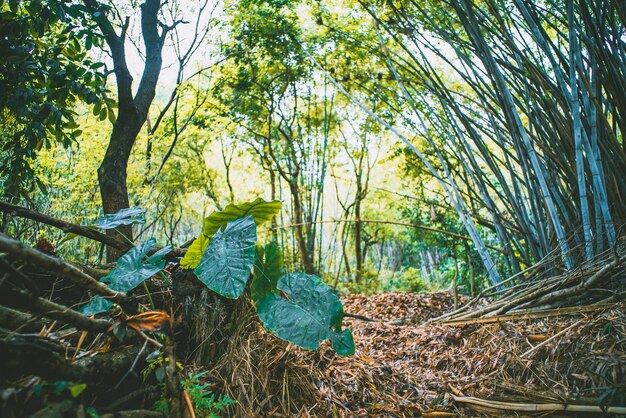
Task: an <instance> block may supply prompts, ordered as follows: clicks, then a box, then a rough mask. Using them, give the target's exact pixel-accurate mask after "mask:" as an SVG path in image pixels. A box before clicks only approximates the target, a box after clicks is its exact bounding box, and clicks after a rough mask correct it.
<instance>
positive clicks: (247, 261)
mask: <svg viewBox="0 0 626 418" xmlns="http://www.w3.org/2000/svg"><path fill="white" fill-rule="evenodd" d="M255 244H256V224H255V223H254V219H253V217H252V216H246V217H245V218H241V219H237V220H235V221H232V222H229V223H228V224H227V225H226V228H225V229H224V230H223V231H221V230H218V231H217V232H216V233H215V235H213V238H211V241H210V242H209V244H208V246H207V247H206V250H205V251H204V254H202V259H201V260H200V264H199V265H198V267H196V269H195V270H194V272H195V273H196V276H198V278H199V279H200V281H201V282H202V283H204V284H205V285H206V286H207V287H208V288H209V289H211V290H213V291H215V292H217V293H219V294H220V295H222V296H224V297H227V298H231V299H237V298H238V297H239V296H241V294H242V293H243V291H244V289H245V288H246V283H247V282H248V279H249V278H250V273H251V271H252V266H253V264H254V258H255Z"/></svg>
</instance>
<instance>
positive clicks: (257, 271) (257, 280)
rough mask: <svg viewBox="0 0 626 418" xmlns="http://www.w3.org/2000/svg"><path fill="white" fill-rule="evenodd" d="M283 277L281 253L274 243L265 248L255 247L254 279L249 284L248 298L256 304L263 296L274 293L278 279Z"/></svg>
mask: <svg viewBox="0 0 626 418" xmlns="http://www.w3.org/2000/svg"><path fill="white" fill-rule="evenodd" d="M282 275H283V252H282V250H281V248H280V246H279V245H278V244H277V243H276V241H271V242H270V243H269V244H267V245H266V246H265V247H261V246H260V245H259V246H257V250H256V260H255V262H254V278H253V279H252V283H251V284H250V297H251V298H252V300H253V301H255V302H257V301H258V300H260V299H261V298H262V297H263V296H265V294H267V293H269V292H275V291H276V286H277V284H278V279H280V276H282Z"/></svg>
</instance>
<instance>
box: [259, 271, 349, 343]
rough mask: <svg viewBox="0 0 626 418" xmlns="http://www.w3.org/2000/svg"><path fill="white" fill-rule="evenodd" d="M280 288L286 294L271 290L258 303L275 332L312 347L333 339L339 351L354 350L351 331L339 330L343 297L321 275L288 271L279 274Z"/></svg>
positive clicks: (268, 324)
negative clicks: (284, 273) (336, 293)
mask: <svg viewBox="0 0 626 418" xmlns="http://www.w3.org/2000/svg"><path fill="white" fill-rule="evenodd" d="M277 288H278V290H280V291H282V292H284V294H285V295H286V296H287V298H284V297H282V296H281V295H280V294H279V293H277V292H271V293H267V294H266V295H265V296H264V297H263V298H261V300H259V301H258V302H257V303H256V308H257V313H258V314H259V318H261V321H262V322H263V324H264V325H265V327H266V328H267V329H268V330H269V331H270V332H271V333H272V334H274V335H276V336H277V337H279V338H282V339H284V340H287V341H290V342H292V343H294V344H296V345H298V346H300V347H303V348H308V349H311V350H315V349H317V348H319V344H320V342H322V341H324V340H326V339H330V340H331V342H332V344H333V348H334V349H335V351H336V352H337V353H338V354H341V355H349V354H353V353H354V340H353V338H352V333H351V332H350V330H344V331H340V328H341V320H342V318H343V307H342V305H341V301H340V300H339V298H338V297H337V295H335V294H334V293H333V291H332V290H331V289H330V287H328V286H327V285H326V284H325V283H323V282H322V281H321V280H320V278H319V277H316V276H312V275H309V274H304V273H289V274H286V275H284V276H282V277H281V278H280V280H279V281H278V285H277Z"/></svg>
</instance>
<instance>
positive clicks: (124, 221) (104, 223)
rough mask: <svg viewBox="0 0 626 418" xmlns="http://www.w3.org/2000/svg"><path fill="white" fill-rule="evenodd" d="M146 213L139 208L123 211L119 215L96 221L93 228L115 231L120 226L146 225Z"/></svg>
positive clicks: (115, 214)
mask: <svg viewBox="0 0 626 418" xmlns="http://www.w3.org/2000/svg"><path fill="white" fill-rule="evenodd" d="M145 213H146V210H145V209H141V208H140V207H137V206H135V207H133V208H127V209H122V210H120V211H119V212H117V213H111V214H108V215H104V216H103V217H102V218H99V219H98V220H96V222H95V223H94V224H93V226H95V227H97V228H100V229H113V228H117V227H118V226H120V225H131V224H134V223H140V224H144V223H146V218H145Z"/></svg>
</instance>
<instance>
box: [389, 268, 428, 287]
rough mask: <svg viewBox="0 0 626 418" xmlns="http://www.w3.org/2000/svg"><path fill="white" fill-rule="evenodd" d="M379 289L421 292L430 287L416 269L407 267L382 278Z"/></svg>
mask: <svg viewBox="0 0 626 418" xmlns="http://www.w3.org/2000/svg"><path fill="white" fill-rule="evenodd" d="M381 290H382V291H383V292H415V293H422V292H427V291H429V290H430V287H429V286H428V285H427V284H426V282H424V279H423V278H422V276H421V273H420V271H419V270H418V269H416V268H413V267H409V268H407V269H404V270H402V271H399V272H396V273H395V274H393V275H392V276H391V277H387V278H385V279H383V280H382V282H381Z"/></svg>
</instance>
